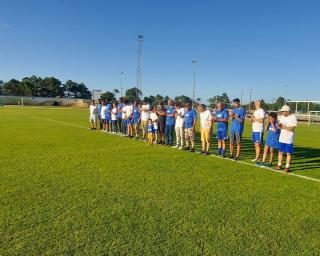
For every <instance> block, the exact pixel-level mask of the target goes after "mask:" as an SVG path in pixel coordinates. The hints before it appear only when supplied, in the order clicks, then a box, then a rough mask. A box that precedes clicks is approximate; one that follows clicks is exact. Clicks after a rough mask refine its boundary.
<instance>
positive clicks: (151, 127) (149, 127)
mask: <svg viewBox="0 0 320 256" xmlns="http://www.w3.org/2000/svg"><path fill="white" fill-rule="evenodd" d="M153 132H154V127H153V124H148V125H147V133H153Z"/></svg>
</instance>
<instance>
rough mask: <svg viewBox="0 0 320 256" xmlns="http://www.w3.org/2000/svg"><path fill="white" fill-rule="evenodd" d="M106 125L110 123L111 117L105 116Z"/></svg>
mask: <svg viewBox="0 0 320 256" xmlns="http://www.w3.org/2000/svg"><path fill="white" fill-rule="evenodd" d="M106 123H108V124H109V123H111V115H106Z"/></svg>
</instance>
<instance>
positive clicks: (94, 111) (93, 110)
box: [89, 100, 98, 130]
mask: <svg viewBox="0 0 320 256" xmlns="http://www.w3.org/2000/svg"><path fill="white" fill-rule="evenodd" d="M97 118H98V108H97V106H96V103H95V101H94V100H93V101H92V102H91V104H90V117H89V120H90V124H91V128H90V129H91V130H97Z"/></svg>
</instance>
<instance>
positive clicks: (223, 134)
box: [217, 131, 228, 140]
mask: <svg viewBox="0 0 320 256" xmlns="http://www.w3.org/2000/svg"><path fill="white" fill-rule="evenodd" d="M227 139H228V132H227V131H217V140H227Z"/></svg>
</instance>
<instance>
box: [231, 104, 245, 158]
mask: <svg viewBox="0 0 320 256" xmlns="http://www.w3.org/2000/svg"><path fill="white" fill-rule="evenodd" d="M232 103H233V106H234V108H233V109H232V111H231V113H230V117H231V119H232V123H231V136H230V158H231V159H234V160H236V161H238V160H239V159H240V153H241V142H242V134H243V127H244V120H245V118H246V111H245V109H244V108H242V107H241V106H240V100H239V99H238V98H236V99H234V100H233V101H232ZM235 141H236V143H237V153H236V157H234V155H233V151H234V142H235Z"/></svg>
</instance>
